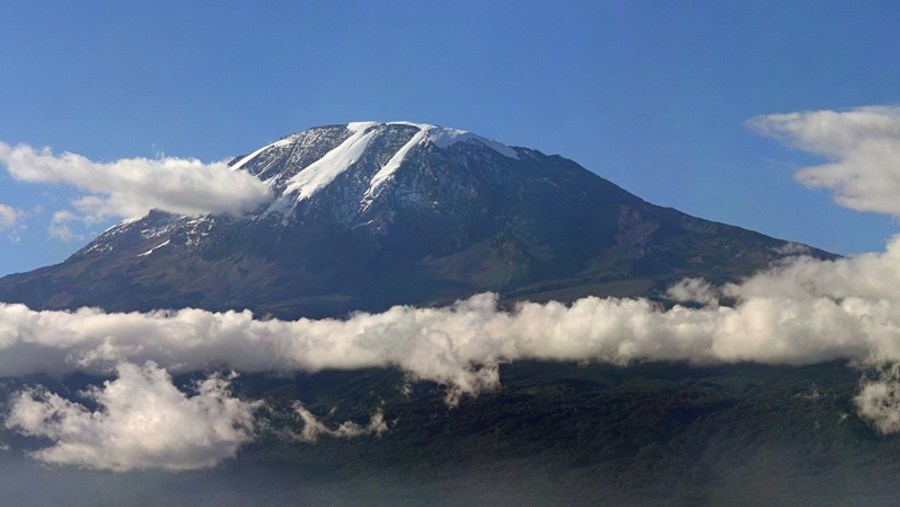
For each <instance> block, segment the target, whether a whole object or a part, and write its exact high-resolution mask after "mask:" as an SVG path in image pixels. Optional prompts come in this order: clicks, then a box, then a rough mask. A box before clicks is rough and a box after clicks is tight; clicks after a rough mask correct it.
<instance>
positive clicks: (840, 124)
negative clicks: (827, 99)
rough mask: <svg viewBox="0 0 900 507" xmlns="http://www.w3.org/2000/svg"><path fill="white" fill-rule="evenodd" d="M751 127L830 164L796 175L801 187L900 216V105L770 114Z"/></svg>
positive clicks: (845, 203) (863, 208)
mask: <svg viewBox="0 0 900 507" xmlns="http://www.w3.org/2000/svg"><path fill="white" fill-rule="evenodd" d="M747 124H748V126H750V127H751V128H752V129H754V130H756V131H757V132H759V133H761V134H763V135H767V136H770V137H774V138H776V139H779V140H781V141H782V142H783V143H785V144H787V145H789V146H793V147H796V148H798V149H801V150H803V151H806V152H808V153H810V154H812V155H815V156H819V157H823V158H825V159H827V160H829V161H830V162H829V163H827V164H823V165H818V166H813V167H807V168H804V169H800V170H799V171H797V173H796V178H797V181H799V182H800V183H801V184H803V185H806V186H808V187H812V188H825V189H828V190H830V191H832V192H833V193H834V199H835V201H836V202H837V203H838V204H840V205H841V206H845V207H847V208H850V209H853V210H857V211H873V212H876V213H884V214H888V215H892V216H894V217H900V199H897V196H898V195H900V107H897V106H873V107H862V108H857V109H851V110H848V111H828V110H825V111H804V112H796V113H788V114H771V115H765V116H758V117H756V118H752V119H750V120H749V121H748V122H747Z"/></svg>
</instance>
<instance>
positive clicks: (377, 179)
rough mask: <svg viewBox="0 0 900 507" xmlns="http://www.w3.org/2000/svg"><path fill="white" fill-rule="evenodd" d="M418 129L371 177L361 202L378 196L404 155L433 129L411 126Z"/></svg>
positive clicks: (426, 126) (398, 166)
mask: <svg viewBox="0 0 900 507" xmlns="http://www.w3.org/2000/svg"><path fill="white" fill-rule="evenodd" d="M395 124H404V125H405V124H406V123H405V122H395ZM413 126H415V127H418V128H419V131H418V132H416V134H415V135H414V136H412V138H411V139H410V140H409V141H408V142H407V143H406V144H404V145H403V147H402V148H400V149H399V150H397V153H394V156H393V157H391V159H390V160H388V161H387V163H386V164H384V166H383V167H382V168H381V169H379V170H378V172H377V173H375V176H372V180H371V181H370V183H369V188H368V189H367V190H366V193H365V195H364V197H363V201H364V202H365V201H371V200H372V199H374V198H375V197H377V195H378V189H379V188H380V187H381V185H383V184H384V183H385V182H386V181H387V180H389V179H390V178H392V177H393V176H394V173H395V172H397V169H399V168H400V164H402V163H403V160H404V159H406V155H407V154H408V153H409V151H410V150H412V149H413V148H414V147H416V146H418V145H420V144H422V143H423V142H424V141H425V139H426V138H427V136H428V132H429V131H430V130H431V129H432V128H434V127H433V126H432V125H413Z"/></svg>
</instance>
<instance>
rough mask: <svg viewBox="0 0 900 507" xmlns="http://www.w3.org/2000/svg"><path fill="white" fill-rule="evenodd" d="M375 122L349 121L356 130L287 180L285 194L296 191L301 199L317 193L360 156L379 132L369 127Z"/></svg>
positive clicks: (298, 198) (350, 128)
mask: <svg viewBox="0 0 900 507" xmlns="http://www.w3.org/2000/svg"><path fill="white" fill-rule="evenodd" d="M374 125H377V123H374V122H356V123H350V124H348V125H347V128H348V129H349V130H351V131H352V132H353V134H352V135H351V136H350V137H348V138H347V139H346V140H344V142H342V143H341V144H340V145H339V146H338V147H337V148H334V149H333V150H331V151H329V152H328V153H326V154H325V156H323V157H322V158H320V159H319V160H316V161H315V162H313V163H312V164H310V165H308V166H306V167H305V168H304V169H303V170H301V171H300V172H299V173H297V174H296V175H294V176H293V177H291V179H290V180H288V185H287V187H286V188H285V190H284V193H285V194H296V195H297V198H296V200H297V201H298V202H299V201H302V200H303V199H307V198H309V197H310V196H312V195H313V194H315V193H316V192H317V191H318V190H320V189H321V188H324V187H325V186H327V185H328V184H329V183H331V182H332V181H334V179H335V178H337V177H338V176H339V175H340V174H341V173H343V172H344V171H346V170H347V169H349V168H350V167H351V166H352V165H353V164H355V163H356V162H357V160H359V158H360V157H361V156H362V154H363V152H365V150H366V146H368V144H369V141H370V140H371V139H372V137H373V136H374V135H375V133H376V129H371V128H370V127H372V126H374Z"/></svg>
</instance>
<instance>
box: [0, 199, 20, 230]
mask: <svg viewBox="0 0 900 507" xmlns="http://www.w3.org/2000/svg"><path fill="white" fill-rule="evenodd" d="M24 215H25V214H24V213H23V212H22V211H21V210H18V209H16V208H13V207H12V206H9V205H6V204H2V203H0V231H2V230H3V229H10V228H13V227H15V226H17V225H18V224H19V222H20V221H21V220H22V217H24Z"/></svg>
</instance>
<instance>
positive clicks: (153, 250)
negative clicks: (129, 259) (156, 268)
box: [137, 239, 169, 257]
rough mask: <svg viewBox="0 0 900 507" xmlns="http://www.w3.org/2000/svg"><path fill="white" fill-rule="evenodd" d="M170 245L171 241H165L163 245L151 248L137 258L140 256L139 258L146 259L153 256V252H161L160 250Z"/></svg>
mask: <svg viewBox="0 0 900 507" xmlns="http://www.w3.org/2000/svg"><path fill="white" fill-rule="evenodd" d="M168 244H169V240H168V239H167V240H165V241H163V242H162V243H160V244H158V245H156V246H155V247H153V248H151V249H150V250H147V251H146V252H144V253H142V254H138V255H137V256H138V257H146V256H148V255H150V254H152V253H153V252H155V251H157V250H159V249H160V248H162V247H164V246H166V245H168Z"/></svg>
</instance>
